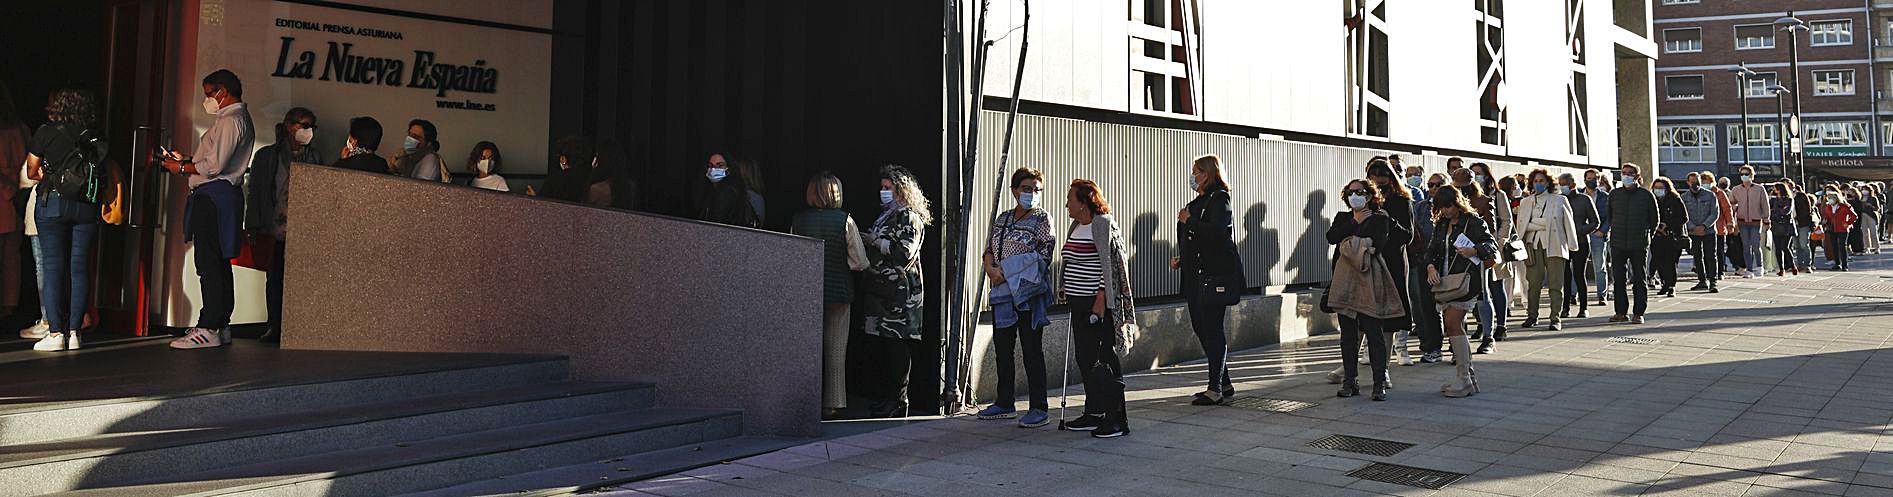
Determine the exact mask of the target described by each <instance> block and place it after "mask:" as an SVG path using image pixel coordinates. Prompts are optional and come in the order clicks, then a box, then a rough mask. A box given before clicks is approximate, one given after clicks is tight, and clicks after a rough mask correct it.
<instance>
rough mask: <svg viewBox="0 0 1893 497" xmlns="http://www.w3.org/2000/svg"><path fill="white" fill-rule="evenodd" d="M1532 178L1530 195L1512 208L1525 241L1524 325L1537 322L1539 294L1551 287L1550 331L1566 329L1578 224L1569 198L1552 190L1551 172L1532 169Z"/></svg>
mask: <svg viewBox="0 0 1893 497" xmlns="http://www.w3.org/2000/svg"><path fill="white" fill-rule="evenodd" d="M1530 178H1531V180H1530V181H1531V184H1530V186H1528V187H1526V188H1528V190H1527V191H1530V192H1531V195H1530V196H1527V197H1525V199H1524V200H1520V201H1519V202H1518V209H1517V210H1515V211H1513V212H1514V213H1516V215H1517V216H1518V225H1519V226H1521V227H1523V230H1522V233H1524V236H1523V237H1522V239H1523V240H1524V241H1525V253H1526V257H1525V267H1526V269H1525V327H1526V328H1530V327H1533V326H1536V325H1537V324H1538V297H1539V295H1540V294H1541V293H1542V291H1544V290H1549V292H1550V293H1551V330H1553V331H1556V330H1560V329H1563V328H1564V323H1563V321H1562V319H1561V315H1562V314H1563V310H1564V266H1565V264H1566V263H1567V261H1569V260H1570V255H1571V252H1573V251H1576V250H1577V243H1578V237H1577V227H1576V225H1575V224H1574V223H1573V221H1572V219H1571V217H1572V216H1571V203H1570V201H1569V200H1566V199H1565V197H1564V196H1563V195H1559V194H1558V193H1557V192H1555V191H1552V185H1551V173H1550V172H1549V171H1546V170H1544V169H1533V170H1532V172H1531V176H1530Z"/></svg>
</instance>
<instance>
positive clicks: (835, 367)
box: [789, 171, 868, 419]
mask: <svg viewBox="0 0 1893 497" xmlns="http://www.w3.org/2000/svg"><path fill="white" fill-rule="evenodd" d="M806 196H807V200H808V207H809V208H808V209H806V210H803V211H802V212H797V213H795V220H794V222H793V223H791V224H790V225H789V226H790V227H789V232H790V233H793V234H797V235H802V236H806V237H810V238H814V239H817V240H821V241H822V247H823V249H824V250H825V251H824V252H823V256H822V419H836V418H838V417H840V414H841V410H842V409H844V408H847V407H848V320H849V318H850V316H851V314H850V312H849V311H850V308H851V306H850V305H849V304H850V303H852V302H854V282H855V273H857V272H860V271H861V270H863V269H867V268H868V254H867V251H866V248H864V247H863V245H862V243H861V230H860V229H858V228H857V227H856V226H855V223H854V217H853V216H849V215H848V211H845V210H842V208H841V179H840V178H836V177H835V175H833V174H829V173H828V172H827V171H823V172H821V173H820V174H817V175H815V177H814V178H812V179H809V181H808V191H807V193H806Z"/></svg>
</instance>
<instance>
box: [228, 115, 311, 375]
mask: <svg viewBox="0 0 1893 497" xmlns="http://www.w3.org/2000/svg"><path fill="white" fill-rule="evenodd" d="M315 130H316V115H315V113H314V112H310V111H309V109H305V108H302V107H296V108H293V109H289V112H288V113H286V114H284V115H283V122H280V123H276V142H275V143H272V144H270V145H269V146H266V147H263V148H260V149H257V151H256V155H253V156H251V158H250V178H249V180H247V183H248V184H249V187H248V188H245V189H244V190H246V193H247V195H245V198H244V200H245V202H244V203H245V204H246V205H245V208H244V209H243V213H244V216H245V219H244V223H243V225H244V226H246V227H248V228H249V235H250V239H251V240H252V241H253V242H255V243H257V244H259V245H264V246H267V247H270V248H272V249H273V252H272V253H273V254H275V257H272V258H270V261H269V262H270V264H269V267H268V268H266V271H265V272H266V273H267V275H268V276H267V284H266V285H265V287H264V288H265V291H266V292H267V301H266V302H267V304H268V307H269V321H268V323H269V329H268V330H266V331H264V334H263V340H264V341H274V340H275V339H276V338H277V337H279V336H281V335H280V333H281V328H282V315H283V248H284V245H283V237H284V236H285V233H286V231H287V229H288V224H289V216H288V213H289V163H291V162H301V163H304V164H324V162H323V161H322V154H320V153H317V152H316V149H315V147H311V146H309V142H311V141H313V140H315Z"/></svg>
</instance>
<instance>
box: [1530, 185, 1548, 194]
mask: <svg viewBox="0 0 1893 497" xmlns="http://www.w3.org/2000/svg"><path fill="white" fill-rule="evenodd" d="M1549 189H1551V186H1550V185H1546V184H1544V183H1532V184H1531V191H1532V192H1534V193H1544V192H1545V190H1549Z"/></svg>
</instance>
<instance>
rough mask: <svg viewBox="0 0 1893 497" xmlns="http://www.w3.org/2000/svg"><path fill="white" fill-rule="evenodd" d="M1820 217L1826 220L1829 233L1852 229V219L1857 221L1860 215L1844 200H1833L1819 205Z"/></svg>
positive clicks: (1844, 231)
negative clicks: (1833, 201)
mask: <svg viewBox="0 0 1893 497" xmlns="http://www.w3.org/2000/svg"><path fill="white" fill-rule="evenodd" d="M1821 219H1824V220H1826V221H1827V231H1828V232H1829V233H1846V232H1848V231H1851V230H1853V229H1854V221H1859V220H1860V216H1858V215H1855V214H1854V208H1853V206H1850V205H1847V203H1846V202H1835V203H1831V204H1822V205H1821Z"/></svg>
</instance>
